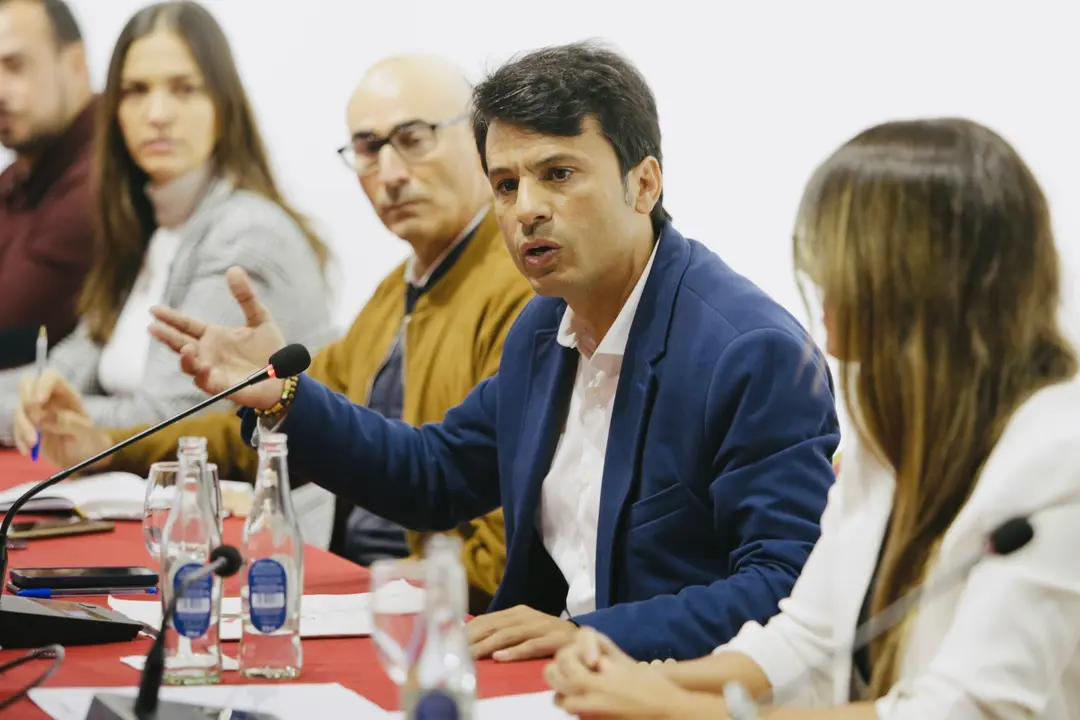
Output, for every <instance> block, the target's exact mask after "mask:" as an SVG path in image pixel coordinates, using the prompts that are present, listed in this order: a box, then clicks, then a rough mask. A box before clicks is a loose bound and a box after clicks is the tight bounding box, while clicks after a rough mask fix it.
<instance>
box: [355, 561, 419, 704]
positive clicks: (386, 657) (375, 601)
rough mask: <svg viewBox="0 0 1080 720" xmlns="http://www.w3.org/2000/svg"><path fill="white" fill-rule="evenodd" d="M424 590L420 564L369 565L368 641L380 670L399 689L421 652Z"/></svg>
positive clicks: (408, 562)
mask: <svg viewBox="0 0 1080 720" xmlns="http://www.w3.org/2000/svg"><path fill="white" fill-rule="evenodd" d="M424 586H425V579H424V561H423V560H412V559H403V560H399V559H386V560H376V561H375V562H373V563H372V564H371V594H370V595H369V598H370V601H369V603H368V608H369V611H370V612H371V638H372V640H374V641H375V649H376V651H377V654H378V656H379V662H380V663H382V666H383V669H384V670H385V671H386V674H387V675H388V676H389V677H390V679H391V680H392V681H393V682H394V683H395V684H396V685H399V686H400V685H401V684H402V683H404V682H405V679H406V678H407V677H408V675H409V670H410V669H411V668H412V666H413V664H414V663H415V662H416V660H417V659H418V658H419V657H420V651H421V650H422V649H423V635H424V633H423V631H424V627H423V610H424Z"/></svg>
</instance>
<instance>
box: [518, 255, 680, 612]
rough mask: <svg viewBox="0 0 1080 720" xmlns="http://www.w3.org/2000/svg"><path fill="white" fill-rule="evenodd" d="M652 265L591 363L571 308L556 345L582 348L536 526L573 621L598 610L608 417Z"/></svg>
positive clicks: (646, 269)
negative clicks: (564, 587)
mask: <svg viewBox="0 0 1080 720" xmlns="http://www.w3.org/2000/svg"><path fill="white" fill-rule="evenodd" d="M657 245H659V243H657ZM655 257H656V247H655V246H654V247H653V254H652V256H651V257H650V258H649V262H648V264H647V265H646V266H645V270H644V271H642V273H641V277H640V278H639V279H638V281H637V284H636V285H635V286H634V289H633V291H631V293H630V296H629V297H628V298H627V299H626V302H625V303H624V304H623V307H622V309H621V310H620V311H619V315H618V316H617V317H616V318H615V322H614V323H612V325H611V329H609V330H608V332H607V334H606V335H605V336H604V338H603V339H602V340H601V341H600V344H599V345H597V346H596V351H595V352H594V353H593V354H592V356H591V357H590V356H589V355H587V354H586V353H585V352H583V351H582V350H581V349H580V348H579V345H578V342H579V337H578V334H579V332H580V330H579V328H578V327H577V323H576V322H575V318H574V311H573V310H571V309H570V308H569V307H567V308H566V312H565V313H563V317H562V322H561V323H560V325H559V334H558V342H559V344H560V345H562V346H563V347H571V348H579V357H578V367H577V374H576V376H575V378H574V389H573V391H572V394H571V396H570V408H569V410H568V412H567V415H566V424H565V425H564V427H563V431H562V435H561V436H560V437H559V444H558V445H557V446H556V448H555V456H554V457H553V458H552V461H551V469H550V470H548V474H547V476H546V477H545V478H544V484H543V487H542V489H541V491H540V509H539V513H538V514H539V523H538V524H539V526H540V536H541V537H542V538H543V539H544V548H545V549H546V550H547V551H548V554H549V555H551V559H552V560H554V561H555V564H556V565H557V566H558V568H559V570H560V571H561V572H562V574H563V577H564V578H566V584H567V585H568V586H569V591H568V592H567V595H566V614H567V615H569V616H570V617H574V616H576V615H581V614H583V613H588V612H592V611H593V610H595V609H596V529H597V524H598V523H599V519H600V491H601V480H602V479H603V476H604V454H605V453H606V452H607V440H608V430H609V429H610V427H611V411H612V408H613V407H614V405H615V390H616V388H617V387H618V385H619V371H620V369H621V368H622V359H623V354H624V353H625V352H626V341H627V339H628V338H629V335H630V326H631V325H632V324H633V322H634V314H635V313H636V312H637V307H638V302H639V301H640V300H641V293H642V291H643V290H644V289H645V282H646V281H647V280H648V278H649V271H650V270H651V269H652V265H653V260H654V259H655ZM580 339H581V340H584V338H580Z"/></svg>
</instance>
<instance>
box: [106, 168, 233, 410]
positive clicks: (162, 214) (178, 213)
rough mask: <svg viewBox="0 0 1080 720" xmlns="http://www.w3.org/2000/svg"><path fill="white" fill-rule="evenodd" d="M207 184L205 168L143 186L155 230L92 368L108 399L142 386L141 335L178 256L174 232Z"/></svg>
mask: <svg viewBox="0 0 1080 720" xmlns="http://www.w3.org/2000/svg"><path fill="white" fill-rule="evenodd" d="M211 178H212V174H211V169H210V167H209V166H208V165H207V166H203V167H199V168H196V169H195V170H192V171H191V172H188V173H186V174H185V175H182V176H181V177H179V178H177V179H176V180H174V181H172V182H170V183H167V184H165V185H160V186H154V185H149V184H148V185H147V186H146V195H147V197H148V198H149V199H150V202H151V204H152V205H153V206H154V219H155V221H156V222H157V224H158V228H157V230H155V231H154V234H153V235H152V236H151V237H150V242H149V244H148V245H147V247H146V253H145V254H144V255H143V264H142V269H141V270H140V271H139V275H138V277H137V278H136V279H135V284H134V285H133V286H132V288H131V292H130V294H129V295H128V298H127V300H126V301H125V302H124V307H123V309H122V310H121V311H120V316H119V317H118V318H117V320H116V327H114V328H113V332H112V335H111V336H110V338H109V341H108V342H107V343H106V344H105V347H104V348H103V349H102V352H101V358H100V361H99V362H98V384H99V385H101V389H102V390H103V391H104V392H105V393H106V394H108V395H128V394H133V393H135V392H136V391H137V390H138V389H139V387H140V386H141V384H142V380H143V375H144V374H145V372H146V358H147V355H148V354H149V352H150V334H149V333H148V332H147V329H146V328H147V325H149V318H150V308H152V307H153V306H154V305H157V304H160V303H161V300H162V298H164V296H165V288H166V286H167V285H168V282H169V270H170V268H171V267H172V264H173V260H174V259H175V258H176V253H177V252H178V251H179V250H180V242H181V239H182V236H181V234H180V232H179V229H180V227H181V226H182V225H183V224H184V223H185V222H186V221H187V219H188V218H189V217H190V216H191V213H192V212H194V210H195V206H196V205H198V203H199V200H201V199H202V196H203V193H205V191H206V188H207V186H208V185H209V183H210V180H211Z"/></svg>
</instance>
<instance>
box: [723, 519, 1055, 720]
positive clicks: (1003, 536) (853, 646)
mask: <svg viewBox="0 0 1080 720" xmlns="http://www.w3.org/2000/svg"><path fill="white" fill-rule="evenodd" d="M1034 536H1035V528H1033V527H1032V525H1031V521H1030V520H1028V519H1027V518H1026V517H1014V518H1012V519H1010V520H1006V521H1005V522H1003V523H1001V524H1000V525H998V526H997V527H996V528H994V530H993V531H992V532H991V533H990V535H989V536H988V537H987V542H986V545H985V547H983V548H982V549H981V550H980V551H979V552H978V553H973V554H972V556H971V557H969V558H967V559H965V560H964V561H963V562H961V563H958V564H957V565H955V566H954V567H951V568H949V569H948V570H946V571H945V572H944V573H942V574H941V575H939V576H938V578H936V579H935V580H934V581H933V582H931V583H923V584H921V585H918V586H916V587H915V588H914V589H913V590H911V591H910V592H908V593H906V594H905V595H903V596H901V597H900V598H899V599H897V600H896V601H895V602H893V603H891V604H890V605H889V606H888V607H886V608H885V609H884V610H882V611H881V612H880V613H878V614H877V615H875V616H874V617H872V618H870V619H869V620H867V621H866V622H865V623H863V624H862V625H860V626H859V627H858V628H856V630H855V636H854V638H853V639H852V641H851V642H850V643H849V644H848V645H846V646H845V648H844V649H843V650H841V651H840V652H844V653H848V654H851V655H854V654H855V653H856V652H858V651H860V650H862V649H864V648H866V647H869V645H870V643H872V642H874V641H875V640H877V639H878V638H879V637H881V636H882V635H884V634H885V633H886V632H888V631H889V630H891V629H892V628H893V627H895V626H896V625H898V624H899V623H900V622H902V621H903V619H904V618H905V617H907V614H908V613H909V612H911V610H912V609H913V608H914V607H915V606H916V605H918V604H919V602H921V601H922V600H923V598H926V597H934V596H936V595H940V594H941V593H943V592H945V591H946V590H950V589H951V588H953V587H954V586H956V584H957V583H959V582H961V581H962V580H963V579H964V578H966V577H967V575H968V573H970V572H971V571H972V569H974V567H975V566H976V565H978V564H979V563H980V562H982V561H983V560H984V559H986V558H987V557H989V556H993V555H997V556H1004V555H1011V554H1012V553H1014V552H1016V551H1017V550H1019V549H1021V548H1022V547H1024V546H1025V545H1027V544H1028V543H1029V542H1031V539H1032V538H1033V537H1034ZM835 655H836V653H832V654H830V655H829V658H828V663H829V664H831V663H832V661H833V658H834V657H835ZM824 670H825V667H823V666H821V665H815V666H812V667H810V668H808V669H807V670H806V672H804V673H803V674H801V675H799V676H798V677H796V678H795V679H794V680H792V681H790V682H788V683H785V685H783V686H781V689H787V688H790V687H795V686H796V685H798V684H800V683H803V682H808V681H809V680H810V679H811V678H812V677H813V676H814V675H815V674H816V673H818V672H822V671H824ZM777 694H778V693H777V692H776V691H775V689H774V690H772V691H770V692H768V693H766V694H765V695H763V696H762V697H761V698H760V699H758V700H756V701H755V700H753V699H752V698H751V696H750V693H749V692H748V691H747V690H746V688H745V687H744V686H743V685H742V683H737V682H735V683H728V684H727V685H726V686H725V687H724V699H725V701H726V703H727V705H728V713H729V714H730V716H731V718H732V720H758V717H759V716H758V708H761V707H765V706H768V705H770V704H771V703H772V701H773V699H774V698H775V697H776V696H777Z"/></svg>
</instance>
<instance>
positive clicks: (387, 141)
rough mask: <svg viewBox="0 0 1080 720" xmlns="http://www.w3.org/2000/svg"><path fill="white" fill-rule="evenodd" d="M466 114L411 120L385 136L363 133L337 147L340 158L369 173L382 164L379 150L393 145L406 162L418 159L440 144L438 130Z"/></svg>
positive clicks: (364, 172)
mask: <svg viewBox="0 0 1080 720" xmlns="http://www.w3.org/2000/svg"><path fill="white" fill-rule="evenodd" d="M466 117H468V116H466V115H458V116H457V117H453V118H450V119H449V120H443V121H442V122H437V123H428V122H424V121H422V120H410V121H409V122H405V123H402V124H400V125H398V126H397V127H395V128H394V129H393V130H391V131H390V134H389V135H387V136H386V137H377V136H375V135H373V134H366V133H365V134H361V135H356V136H354V137H353V139H352V142H350V143H348V144H346V145H343V146H341V147H339V148H338V151H337V152H338V155H340V156H341V159H342V160H344V161H345V164H346V165H348V166H349V168H350V169H352V170H355V171H356V172H358V173H361V174H366V173H369V172H372V171H374V170H375V168H376V167H378V165H379V151H380V150H382V149H383V147H384V146H386V145H392V146H393V148H394V150H396V151H397V153H398V155H400V156H401V157H402V158H404V159H406V160H416V159H419V158H422V157H423V156H424V155H427V154H428V153H429V152H431V151H432V150H434V149H435V145H436V143H437V142H438V136H437V135H436V133H437V131H438V130H440V129H441V128H444V127H447V126H449V125H455V124H457V123H459V122H461V121H462V120H464V119H465V118H466Z"/></svg>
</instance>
